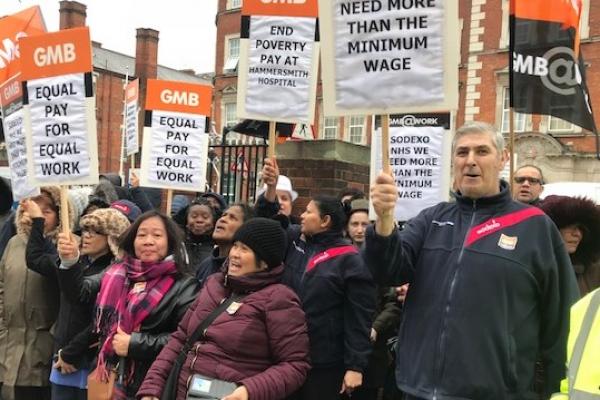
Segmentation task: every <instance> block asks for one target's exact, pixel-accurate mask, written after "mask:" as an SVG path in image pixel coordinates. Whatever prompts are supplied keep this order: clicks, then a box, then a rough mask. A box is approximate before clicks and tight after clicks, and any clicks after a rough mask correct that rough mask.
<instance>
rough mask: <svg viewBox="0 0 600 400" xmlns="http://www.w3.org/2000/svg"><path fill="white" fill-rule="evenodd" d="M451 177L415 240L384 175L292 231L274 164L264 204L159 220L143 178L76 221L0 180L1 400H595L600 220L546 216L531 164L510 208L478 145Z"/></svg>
mask: <svg viewBox="0 0 600 400" xmlns="http://www.w3.org/2000/svg"><path fill="white" fill-rule="evenodd" d="M452 157H453V179H454V185H453V187H454V188H455V193H453V196H452V197H453V198H452V200H451V201H450V202H444V203H440V204H438V205H436V206H433V207H430V208H427V209H425V210H423V211H422V212H421V213H420V214H419V215H417V216H416V217H414V218H413V219H411V220H410V221H394V220H393V217H392V215H393V210H394V208H395V207H396V204H397V201H398V195H397V188H396V185H395V182H394V178H393V177H392V176H391V175H389V174H386V173H381V174H380V175H379V176H378V177H377V179H376V182H375V183H374V184H373V185H372V186H371V192H370V195H369V196H367V195H366V194H365V193H363V192H361V191H359V190H357V189H353V188H348V189H345V190H343V191H342V192H341V193H339V194H338V196H337V197H332V196H327V195H315V196H313V197H312V198H311V199H310V201H309V202H308V204H307V205H306V207H305V208H304V209H303V210H301V212H299V213H298V214H299V215H295V214H294V212H293V210H294V209H295V208H294V202H295V201H296V199H297V198H298V193H297V192H296V191H294V190H293V186H292V181H291V180H290V179H289V178H288V177H286V176H284V175H281V174H280V171H279V168H278V165H277V162H276V160H275V159H266V160H265V161H264V164H263V170H262V181H263V183H264V186H263V187H262V188H261V189H260V190H259V191H258V193H257V199H256V202H255V204H247V203H243V202H238V203H233V204H229V205H228V204H227V203H226V201H225V200H224V198H223V197H222V196H220V195H219V194H218V193H204V194H199V195H198V196H196V197H195V198H192V197H191V196H190V197H188V196H185V195H178V196H175V198H174V199H173V202H172V205H173V206H172V209H171V210H169V213H168V215H166V214H163V213H161V212H159V211H157V209H158V208H159V206H160V196H159V194H160V193H157V192H156V191H154V190H146V188H141V187H140V186H139V180H138V179H137V177H136V176H135V175H133V176H132V179H131V180H130V185H129V186H127V187H126V186H123V184H122V182H121V180H120V178H119V177H118V176H116V175H110V174H107V175H102V176H101V178H100V183H99V184H98V185H97V186H96V187H93V188H87V187H85V188H71V189H70V190H69V198H68V201H67V202H66V204H67V206H68V209H67V210H63V209H61V201H60V200H61V199H60V190H59V188H58V187H53V186H46V187H42V188H40V194H39V195H37V196H34V197H32V198H29V199H23V200H21V201H20V202H19V203H18V204H13V201H12V195H11V191H10V183H9V182H8V181H5V180H3V179H2V180H0V191H1V193H0V194H1V196H0V207H1V209H0V255H1V259H0V384H1V385H2V387H1V388H2V396H3V397H2V398H3V399H4V400H9V399H16V400H21V399H36V400H38V399H39V400H44V399H52V400H67V399H74V400H79V399H88V398H94V399H96V398H101V397H98V396H101V395H105V398H113V399H142V400H158V399H161V400H162V399H173V400H175V399H193V398H215V399H217V398H218V399H221V398H222V399H225V400H248V399H249V400H255V399H256V400H269V399H273V400H275V399H296V400H321V399H323V400H330V399H347V398H352V399H360V400H363V399H364V400H401V399H436V400H437V399H440V400H444V399H445V400H455V399H473V400H476V399H477V400H478V399H515V400H521V399H548V398H550V396H552V395H553V394H554V396H557V397H558V398H561V399H567V398H573V399H576V398H586V399H587V398H600V387H599V386H598V385H599V383H600V381H599V379H600V366H599V365H600V363H599V362H598V360H599V359H600V345H599V344H598V343H600V337H599V335H600V316H599V315H600V314H599V313H598V307H599V306H600V294H599V293H600V291H599V290H600V289H597V288H598V287H599V286H600V208H599V206H598V205H596V204H595V203H594V202H593V201H592V200H590V199H587V198H574V197H567V196H548V197H547V198H546V199H544V200H540V194H541V193H542V191H543V185H544V178H543V172H542V170H541V169H539V168H538V167H536V166H533V165H525V166H522V167H520V168H519V169H518V170H517V171H516V172H515V174H514V181H513V182H512V194H511V190H510V188H509V185H508V183H507V182H505V181H502V180H500V178H499V176H500V172H501V171H502V169H503V168H504V164H505V163H506V158H507V154H506V151H505V150H504V141H503V138H502V135H501V134H499V133H498V132H497V131H496V129H495V128H493V127H492V126H490V125H488V124H485V123H477V122H475V123H469V124H467V125H465V126H463V127H462V128H460V129H458V130H457V132H456V134H455V136H454V139H453V143H452ZM324 189H326V188H324ZM370 207H371V208H372V211H371V212H374V214H373V215H375V216H376V219H375V221H372V220H370V217H369V215H370V210H369V209H370ZM296 208H297V207H296ZM62 213H68V216H69V218H68V221H69V223H70V226H69V227H62V226H61V224H60V222H61V214H62ZM586 295H587V296H586ZM584 296H585V297H584ZM581 297H583V299H582V300H581V301H579V302H578V300H579V299H580V298H581ZM575 303H576V304H575ZM590 315H591V317H590ZM567 364H568V367H569V368H568V370H567V368H566V367H565V366H566V365H567ZM581 393H583V394H584V395H586V396H589V397H576V396H577V394H581ZM106 396H108V397H106ZM203 396H205V397H203ZM559 396H560V397H559ZM569 396H571V397H569ZM592 396H596V397H592Z"/></svg>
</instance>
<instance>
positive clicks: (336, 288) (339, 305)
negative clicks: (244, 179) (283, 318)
mask: <svg viewBox="0 0 600 400" xmlns="http://www.w3.org/2000/svg"><path fill="white" fill-rule="evenodd" d="M278 210H279V204H278V203H277V202H275V203H270V202H268V201H267V200H266V199H265V198H264V196H262V195H261V196H260V197H259V201H258V202H257V214H258V215H262V216H270V217H272V216H274V213H277V212H278ZM287 237H288V245H287V250H286V256H285V260H284V265H285V272H284V275H283V283H284V284H286V285H288V286H290V287H291V288H292V289H294V291H295V292H296V293H297V294H298V297H300V300H301V301H302V309H303V310H304V313H305V314H306V321H307V324H308V336H309V338H310V357H311V363H312V365H313V367H315V368H327V367H338V366H344V368H345V369H346V370H353V371H359V372H363V371H364V369H365V368H366V367H367V365H368V363H369V354H370V352H371V343H370V339H369V335H370V331H371V326H372V323H373V316H374V314H375V303H376V289H375V284H374V283H373V279H372V277H371V273H370V272H369V270H368V269H367V267H366V265H365V264H364V262H363V259H362V257H361V256H360V254H358V253H356V252H355V253H347V254H343V255H340V256H337V257H333V258H330V259H326V260H325V261H323V262H321V263H319V264H318V265H316V266H315V267H314V268H313V269H311V270H310V271H309V272H307V265H308V264H309V262H310V260H311V259H312V258H313V257H314V256H316V255H320V254H321V253H323V252H324V251H326V250H328V249H332V248H335V247H341V246H349V245H350V242H348V241H347V240H346V239H344V238H343V236H342V233H341V232H324V233H321V234H318V235H315V236H314V237H311V238H308V239H304V237H303V235H302V234H301V232H300V226H299V225H290V226H289V227H288V228H287Z"/></svg>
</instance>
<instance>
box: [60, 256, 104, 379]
mask: <svg viewBox="0 0 600 400" xmlns="http://www.w3.org/2000/svg"><path fill="white" fill-rule="evenodd" d="M112 259H113V255H112V253H107V254H105V255H103V256H100V257H98V258H97V259H96V260H94V261H92V262H90V261H89V260H88V259H87V258H86V257H82V258H81V259H80V261H78V263H79V264H80V266H79V267H77V269H79V270H81V271H82V274H83V277H84V278H92V277H94V276H98V277H99V278H100V279H101V277H102V275H103V274H104V271H105V270H106V268H107V267H108V266H109V265H110V264H111V261H112ZM59 277H60V275H59ZM58 285H59V287H60V310H59V312H58V320H57V323H56V327H55V328H56V329H55V333H54V335H55V341H56V348H57V350H58V349H60V350H61V358H62V359H63V360H64V361H66V362H67V363H69V364H73V365H75V367H77V368H78V369H79V368H89V367H91V362H92V361H93V359H94V357H95V355H96V350H97V349H96V348H90V345H91V344H92V343H91V340H92V339H91V336H92V335H91V330H92V327H93V325H92V319H93V309H94V301H95V299H88V300H91V301H85V302H82V301H80V299H79V298H78V297H75V296H73V293H74V292H75V290H73V287H72V286H69V285H65V283H64V282H62V281H61V280H60V279H59V281H58Z"/></svg>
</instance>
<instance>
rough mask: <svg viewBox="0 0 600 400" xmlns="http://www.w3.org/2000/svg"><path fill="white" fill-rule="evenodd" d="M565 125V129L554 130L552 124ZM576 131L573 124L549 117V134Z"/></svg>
mask: <svg viewBox="0 0 600 400" xmlns="http://www.w3.org/2000/svg"><path fill="white" fill-rule="evenodd" d="M553 122H556V123H558V124H561V125H562V124H565V126H564V127H558V128H556V127H555V128H553V127H552V123H553ZM574 130H575V125H574V124H573V123H572V122H569V121H565V120H564V119H561V118H558V117H554V116H552V115H548V132H552V133H571V132H573V131H574Z"/></svg>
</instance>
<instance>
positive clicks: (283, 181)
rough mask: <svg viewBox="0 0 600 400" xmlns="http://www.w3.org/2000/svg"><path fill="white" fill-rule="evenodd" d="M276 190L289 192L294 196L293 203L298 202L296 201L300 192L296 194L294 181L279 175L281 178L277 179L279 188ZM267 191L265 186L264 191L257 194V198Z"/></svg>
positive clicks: (261, 190)
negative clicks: (293, 186) (293, 185)
mask: <svg viewBox="0 0 600 400" xmlns="http://www.w3.org/2000/svg"><path fill="white" fill-rule="evenodd" d="M275 189H277V190H281V191H283V192H288V193H289V194H290V195H291V196H292V202H294V201H296V199H297V198H298V192H296V191H295V190H294V189H293V188H292V181H291V180H290V178H288V177H287V176H285V175H279V178H278V179H277V186H276V187H275ZM266 191H267V185H263V187H262V189H260V190H259V191H258V192H257V193H256V196H257V197H258V196H260V195H261V194H263V193H264V192H266Z"/></svg>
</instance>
